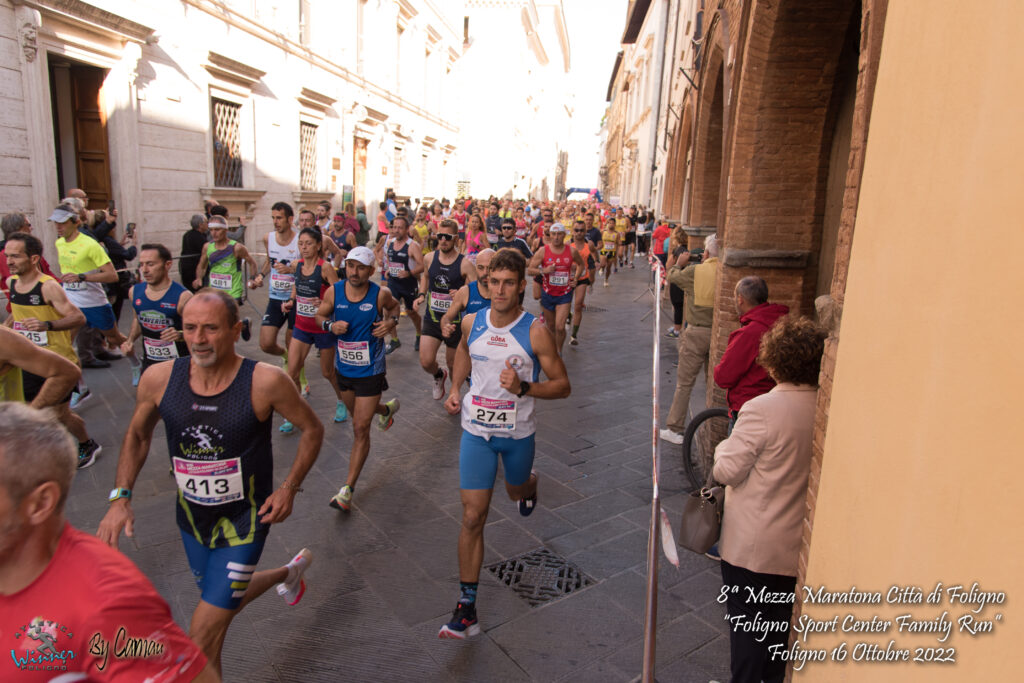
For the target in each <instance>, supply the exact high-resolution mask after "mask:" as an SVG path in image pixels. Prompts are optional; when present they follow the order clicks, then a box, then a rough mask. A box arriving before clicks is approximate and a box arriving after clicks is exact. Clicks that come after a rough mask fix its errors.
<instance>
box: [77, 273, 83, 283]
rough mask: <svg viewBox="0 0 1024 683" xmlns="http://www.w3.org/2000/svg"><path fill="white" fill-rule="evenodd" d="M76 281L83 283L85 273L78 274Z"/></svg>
mask: <svg viewBox="0 0 1024 683" xmlns="http://www.w3.org/2000/svg"><path fill="white" fill-rule="evenodd" d="M78 281H79V282H85V273H79V274H78Z"/></svg>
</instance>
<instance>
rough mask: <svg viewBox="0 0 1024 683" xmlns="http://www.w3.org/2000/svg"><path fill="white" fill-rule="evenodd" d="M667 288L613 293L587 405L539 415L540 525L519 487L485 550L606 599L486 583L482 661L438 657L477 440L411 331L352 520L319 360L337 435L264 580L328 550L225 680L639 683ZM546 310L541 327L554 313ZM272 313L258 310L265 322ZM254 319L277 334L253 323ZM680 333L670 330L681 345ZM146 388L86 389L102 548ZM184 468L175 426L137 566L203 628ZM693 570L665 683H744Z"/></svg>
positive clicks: (671, 501) (240, 622)
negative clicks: (391, 417) (551, 572)
mask: <svg viewBox="0 0 1024 683" xmlns="http://www.w3.org/2000/svg"><path fill="white" fill-rule="evenodd" d="M647 280H648V271H647V268H646V263H644V262H643V261H641V260H640V259H638V260H637V269H636V270H625V271H622V270H620V272H619V273H618V274H617V275H615V276H613V277H612V286H611V287H610V288H607V289H606V288H604V287H602V286H600V284H599V286H598V287H597V289H596V290H592V291H591V292H590V294H589V295H588V304H589V305H590V306H591V307H592V309H591V310H590V311H589V312H587V313H586V315H585V318H584V321H583V328H582V330H581V334H580V339H581V342H580V346H578V347H570V346H569V345H568V342H566V347H565V349H566V351H565V362H566V366H567V367H568V370H569V377H570V380H571V383H572V396H571V397H570V398H568V399H566V400H563V401H538V410H537V412H538V429H537V453H538V456H537V460H536V469H537V470H538V472H539V474H540V488H539V494H540V502H539V508H538V509H537V510H536V511H535V512H534V513H533V515H532V516H530V517H529V518H523V517H520V516H519V514H518V513H517V511H516V510H515V508H514V506H513V504H512V503H511V502H510V501H509V500H508V498H507V496H506V495H505V494H504V489H503V486H502V484H501V482H500V481H499V483H498V484H497V486H496V494H495V496H494V502H493V504H492V507H491V514H490V517H489V520H488V524H487V527H486V531H485V542H486V551H485V557H484V564H485V567H486V566H487V565H490V564H492V563H496V562H500V561H501V560H503V559H506V558H510V557H514V556H517V555H519V554H522V553H525V552H527V551H531V550H535V549H538V548H547V549H549V550H550V551H552V552H554V553H556V554H558V555H560V556H561V557H563V558H566V559H568V560H569V561H570V562H571V563H573V564H574V565H575V566H576V567H578V568H579V570H581V571H582V572H583V573H584V574H586V575H587V576H588V577H590V579H591V580H592V584H591V585H589V586H588V587H586V588H583V589H581V590H578V591H576V592H573V593H571V594H569V595H567V596H565V597H561V598H559V599H556V600H554V601H552V602H548V603H545V604H542V605H540V606H537V607H530V605H529V604H528V603H527V602H526V601H524V600H523V599H522V598H520V597H519V596H518V595H517V594H516V593H515V592H513V590H512V589H510V588H508V587H506V586H505V585H503V584H502V583H499V582H498V581H497V580H496V579H495V578H494V577H493V575H492V574H491V573H490V572H489V571H487V569H486V568H485V569H484V571H483V572H482V574H481V585H480V593H479V602H478V608H479V616H480V622H481V626H482V629H483V633H482V634H481V635H480V636H478V637H476V638H473V639H470V640H468V641H465V642H458V641H442V640H439V639H438V638H437V629H438V628H439V627H440V626H441V624H443V623H444V622H446V621H447V619H448V618H449V616H450V614H451V610H452V608H453V607H454V605H455V601H456V599H457V597H458V568H457V561H456V539H457V535H458V530H459V520H460V515H461V504H460V502H459V493H458V442H459V435H460V428H459V423H458V418H457V417H449V416H448V414H447V413H446V412H445V411H444V409H443V408H442V406H441V403H440V402H437V401H433V400H432V399H431V396H430V379H429V377H428V376H427V375H426V373H424V372H423V371H422V370H421V369H420V367H419V363H418V360H417V357H416V354H415V353H414V352H413V344H412V342H413V332H412V326H411V325H410V324H409V323H408V321H407V320H406V319H404V318H403V320H402V324H401V329H400V335H401V339H402V342H403V344H404V346H403V347H402V348H400V349H399V350H398V351H396V353H394V354H392V355H391V356H389V357H388V370H389V371H388V382H389V383H390V385H391V389H390V391H389V392H388V393H387V394H386V398H391V397H395V396H397V397H399V398H400V400H401V403H402V408H401V411H400V412H399V413H398V416H397V417H396V419H395V425H394V427H392V429H391V430H390V431H388V432H387V433H381V432H379V431H377V430H376V429H373V430H372V436H371V438H372V448H371V452H370V457H369V459H368V462H367V465H366V467H365V469H364V470H363V474H362V477H361V478H360V480H359V486H358V488H357V490H356V493H355V497H354V503H355V506H354V509H353V511H352V512H351V513H350V514H348V515H346V514H343V513H340V512H337V511H335V510H333V509H331V508H329V507H328V505H327V503H328V500H329V499H330V497H331V496H332V495H333V494H334V493H335V492H336V490H337V488H338V486H340V485H341V483H343V482H344V478H345V473H346V471H347V461H348V451H349V447H350V445H351V439H352V431H351V427H350V426H349V424H348V423H344V424H340V425H336V424H334V423H333V422H332V421H331V419H332V416H333V412H334V397H333V394H332V392H331V390H330V388H329V386H328V385H327V383H326V381H324V380H323V379H322V378H321V377H320V376H319V373H318V372H317V371H316V361H315V358H311V361H312V362H311V363H310V364H309V366H308V371H310V378H311V380H312V382H311V383H312V396H313V398H312V403H313V406H314V407H315V408H316V409H317V412H318V413H319V415H320V417H321V419H322V420H324V422H325V425H326V434H325V440H324V445H323V449H322V450H321V452H320V457H319V460H318V461H317V463H316V465H315V467H314V468H313V470H312V471H311V472H310V474H309V476H308V478H307V479H306V481H305V483H304V488H305V492H304V493H301V494H299V495H298V497H297V498H296V503H295V510H294V512H293V514H292V516H291V517H290V518H289V519H288V520H287V521H285V522H284V523H283V524H281V525H280V528H279V529H275V530H273V531H272V532H271V534H270V537H269V540H268V542H267V546H266V550H265V552H264V554H263V559H262V561H261V564H260V566H261V567H264V568H265V567H271V566H278V565H280V564H283V563H284V562H286V561H287V560H288V559H289V558H290V557H291V556H292V555H293V554H294V553H295V552H296V551H298V550H299V549H301V548H302V547H309V548H310V549H311V550H312V551H313V553H314V558H315V560H314V563H313V565H312V567H311V569H310V570H309V572H308V574H307V584H308V586H309V589H308V591H307V593H306V596H305V598H304V599H303V600H302V602H301V603H299V605H297V606H296V607H287V606H286V605H285V604H284V603H283V601H282V600H281V599H280V598H279V597H278V596H277V595H276V594H274V593H273V592H271V593H268V594H267V595H265V596H263V597H262V598H260V599H259V600H257V601H255V602H254V603H252V604H251V605H250V606H248V607H247V608H246V609H245V610H244V611H243V612H242V613H241V614H240V615H239V617H238V618H237V619H235V622H234V624H233V625H232V627H231V630H230V631H229V633H228V637H227V642H226V644H225V652H224V676H225V680H227V681H240V680H244V681H248V682H249V683H260V682H263V681H341V680H349V681H369V680H389V681H390V680H393V681H428V680H429V681H441V680H444V681H448V680H458V681H463V680H465V681H471V680H472V681H586V682H588V683H595V682H602V681H629V680H632V679H633V678H634V677H636V676H637V675H638V674H639V672H640V667H641V657H642V635H643V630H642V623H643V612H644V595H645V588H644V584H645V575H646V549H647V534H648V532H647V525H648V520H649V518H650V504H649V501H650V492H651V483H650V466H651V465H650V463H651V445H650V428H651V422H650V411H651V399H650V391H651V380H650V367H651V339H650V338H651V323H650V318H647V320H645V321H643V322H641V317H642V316H643V314H644V313H645V312H647V311H648V310H649V309H650V302H651V298H650V295H649V294H646V293H644V288H645V286H646V283H647ZM529 292H530V289H529V288H528V289H527V300H528V304H527V308H528V310H531V311H534V312H537V311H538V306H537V304H536V302H533V301H532V300H530V297H529ZM639 294H643V296H642V297H641V298H640V299H639V301H637V302H635V303H634V301H633V299H634V298H635V297H637V295H639ZM263 296H265V294H262V291H261V292H258V293H257V294H256V296H255V297H254V298H255V299H257V301H256V305H257V306H260V308H261V310H262V301H263V299H262V297H263ZM245 315H249V316H251V317H252V318H253V320H254V322H258V316H257V314H256V311H255V310H253V308H252V307H251V306H246V311H245ZM667 323H668V317H667V316H663V318H662V332H664V331H665V330H666V329H667ZM122 327H123V328H124V329H127V327H126V325H122ZM256 327H257V326H255V325H254V340H253V341H252V342H249V343H247V344H244V345H242V352H243V353H245V354H246V355H249V356H251V357H253V358H257V359H263V360H267V357H266V356H265V355H264V354H262V353H261V352H260V351H259V349H258V346H257V344H256V343H255V337H256V334H255V332H256V329H255V328H256ZM282 337H283V335H282ZM662 342H663V344H662V376H661V378H660V382H661V383H660V392H661V398H662V404H663V410H662V415H663V416H664V414H665V413H667V409H668V403H669V402H670V401H671V398H672V390H673V387H674V383H675V379H674V378H675V368H674V367H673V366H672V361H673V359H674V357H675V343H674V341H673V340H669V339H665V338H664V337H662ZM442 348H443V347H442ZM129 374H130V373H129V370H128V363H127V361H118V362H116V363H114V365H113V367H112V368H111V369H110V370H88V371H86V378H87V380H88V382H89V384H90V385H91V387H92V390H93V395H94V398H93V399H92V401H91V402H90V403H89V404H87V405H86V406H83V408H82V409H81V415H82V417H84V418H85V420H86V422H87V424H88V427H89V430H90V433H91V434H92V435H93V437H94V438H96V439H97V440H98V441H99V442H100V443H101V444H102V446H103V453H102V455H101V456H100V458H99V460H98V461H97V463H96V464H95V465H94V466H93V467H91V468H90V469H87V470H83V471H81V472H79V473H78V476H77V477H76V479H75V482H74V485H73V488H72V492H71V496H70V499H69V502H68V507H67V514H68V517H69V518H70V520H71V522H72V523H73V524H75V525H76V526H78V527H80V528H82V529H86V530H92V531H94V530H95V529H96V526H97V525H98V523H99V520H100V518H101V517H102V515H103V514H104V512H105V510H106V507H107V502H106V496H107V492H108V491H109V490H110V488H111V487H112V486H113V481H114V470H115V465H116V462H117V452H118V447H119V443H120V440H121V438H122V437H123V435H124V431H125V427H126V425H127V423H128V420H129V418H130V415H131V412H132V409H133V405H134V402H133V390H132V387H131V382H130V377H129ZM703 394H704V392H703V385H702V384H701V385H698V387H697V388H696V389H695V391H694V399H693V405H692V410H695V411H696V410H700V409H701V408H702V407H703ZM280 422H281V418H279V417H277V418H275V430H274V437H273V438H274V451H275V453H276V456H277V463H278V465H277V467H276V475H275V476H276V479H277V480H278V481H280V479H281V478H283V476H284V475H285V474H286V472H287V469H288V465H289V464H290V462H291V459H292V457H293V456H294V448H295V443H296V441H297V438H296V437H295V436H284V435H282V434H280V433H279V432H278V431H277V429H276V426H277V425H279V424H280ZM666 446H668V444H666ZM166 450H167V449H166V443H165V441H164V434H163V426H162V424H161V425H160V426H158V427H157V433H156V435H155V436H154V439H153V446H152V449H151V454H150V458H149V461H148V462H147V464H146V466H145V468H144V469H143V471H142V473H141V476H140V478H139V481H138V483H137V485H136V489H135V496H134V499H133V507H134V510H135V530H136V536H135V539H134V541H132V540H126V539H124V538H123V537H122V541H121V549H122V550H123V551H124V552H125V553H126V554H127V555H128V556H129V557H130V558H131V559H132V560H133V561H134V562H135V563H136V564H137V565H138V566H139V568H140V569H141V570H142V571H143V572H144V573H145V574H146V575H147V576H148V577H149V578H150V580H152V581H153V583H154V584H155V586H156V588H157V589H158V590H159V591H160V593H161V594H162V595H163V596H164V597H165V598H166V599H167V600H168V602H169V603H170V604H171V607H172V609H173V612H174V616H175V618H176V619H177V620H178V622H179V623H180V624H181V625H182V626H184V627H186V628H187V624H188V620H189V617H190V615H191V612H192V609H193V608H194V606H195V604H196V602H197V600H198V597H199V596H198V591H197V589H196V586H195V584H194V582H193V580H192V577H191V573H190V572H189V570H188V567H187V563H186V560H185V555H184V552H183V551H182V546H181V539H180V535H179V532H178V530H177V527H176V526H175V523H174V504H175V503H174V500H175V487H174V480H173V478H172V477H170V476H169V475H168V471H167V452H166ZM679 457H680V456H679V449H678V448H677V447H670V448H665V449H664V450H663V465H662V470H663V471H662V487H663V489H662V499H663V504H664V506H665V508H666V509H667V510H668V512H669V518H670V519H671V520H672V522H673V525H675V526H678V517H679V513H680V510H681V506H682V501H683V498H684V496H685V492H686V491H687V490H688V483H687V481H686V478H685V475H684V474H683V472H682V467H681V462H680V459H679ZM500 476H501V475H500V474H499V479H500ZM679 552H680V561H681V566H680V567H679V568H678V569H676V568H674V567H672V566H671V565H670V564H669V563H668V562H667V561H665V560H664V559H662V561H661V565H660V590H659V609H658V624H659V627H658V641H657V666H656V675H657V678H658V679H659V680H660V681H663V682H664V681H708V680H712V679H717V680H726V679H728V661H729V643H728V639H727V636H726V635H725V634H726V629H725V622H724V614H725V610H724V608H723V606H721V605H719V604H717V603H716V602H715V597H716V596H717V595H718V589H719V586H720V585H721V577H720V574H719V572H718V566H717V564H716V563H714V562H712V561H711V560H708V559H706V558H704V557H702V556H697V555H694V554H693V553H689V552H687V551H684V550H680V551H679Z"/></svg>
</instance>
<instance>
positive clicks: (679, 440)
mask: <svg viewBox="0 0 1024 683" xmlns="http://www.w3.org/2000/svg"><path fill="white" fill-rule="evenodd" d="M658 436H660V437H661V440H662V441H668V442H669V443H674V444H675V445H677V446H682V445H683V435H682V434H680V433H679V432H674V431H672V430H671V429H662V430H661V431H660V432H658Z"/></svg>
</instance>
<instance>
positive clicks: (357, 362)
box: [316, 247, 399, 512]
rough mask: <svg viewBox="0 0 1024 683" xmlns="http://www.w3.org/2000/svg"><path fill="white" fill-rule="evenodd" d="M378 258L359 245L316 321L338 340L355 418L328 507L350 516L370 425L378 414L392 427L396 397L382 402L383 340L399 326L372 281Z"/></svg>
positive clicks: (345, 393)
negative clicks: (343, 474)
mask: <svg viewBox="0 0 1024 683" xmlns="http://www.w3.org/2000/svg"><path fill="white" fill-rule="evenodd" d="M373 264H374V254H373V252H372V251H370V250H369V249H367V248H366V247H356V248H355V249H353V250H351V251H350V252H349V253H348V256H347V257H346V259H345V269H346V274H347V276H348V277H346V278H345V279H344V280H342V281H340V282H337V283H335V284H334V285H333V286H332V287H330V288H328V289H327V291H325V292H324V295H323V300H322V302H321V303H320V308H319V310H318V311H317V315H316V321H317V324H318V325H320V328H321V329H322V330H323V331H324V332H330V333H331V334H333V335H336V336H337V342H336V345H337V349H336V351H335V355H334V366H335V370H337V372H338V389H339V390H340V391H341V400H342V401H344V402H345V405H346V406H347V407H348V412H349V414H351V416H352V434H353V440H352V453H351V455H350V456H349V460H348V478H347V479H346V480H345V484H344V485H343V486H342V487H341V490H340V491H338V493H337V495H335V496H334V497H333V498H331V502H330V505H331V507H333V508H336V509H338V510H343V511H344V512H348V511H349V510H350V509H351V507H352V492H353V490H354V489H355V487H356V481H357V480H358V479H359V473H360V472H361V471H362V469H363V464H364V463H365V462H366V457H367V456H368V455H369V453H370V421H371V420H373V416H374V415H377V416H379V417H378V420H379V421H378V423H377V426H378V428H379V429H381V430H385V431H386V430H387V429H390V428H391V425H392V424H393V423H394V421H395V413H397V412H398V408H399V404H398V399H397V398H393V399H391V400H390V401H388V402H387V403H381V401H380V397H381V394H383V393H384V392H385V391H387V388H388V381H387V378H386V377H385V371H386V368H387V365H386V361H385V353H384V337H386V336H388V334H390V333H392V332H394V330H395V328H396V327H397V326H398V312H399V303H398V301H397V300H396V299H395V298H394V297H393V296H391V292H390V291H389V290H388V288H387V287H381V286H380V285H378V284H377V283H375V282H371V281H370V278H371V277H372V276H373Z"/></svg>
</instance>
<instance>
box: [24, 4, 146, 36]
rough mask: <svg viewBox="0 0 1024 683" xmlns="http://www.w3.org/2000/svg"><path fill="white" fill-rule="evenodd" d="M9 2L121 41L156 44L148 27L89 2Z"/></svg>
mask: <svg viewBox="0 0 1024 683" xmlns="http://www.w3.org/2000/svg"><path fill="white" fill-rule="evenodd" d="M11 2H12V3H13V4H14V5H16V6H17V5H21V6H24V7H30V8H32V9H35V10H38V11H39V13H40V14H42V15H43V16H45V17H49V18H52V19H59V20H62V21H65V22H67V23H70V24H72V25H76V26H80V27H82V28H85V29H90V30H92V31H95V32H97V33H100V34H103V35H107V36H111V37H114V38H119V39H121V40H127V41H130V42H133V43H139V44H142V43H153V42H156V41H155V37H154V31H153V29H151V28H150V27H148V26H144V25H142V24H139V23H136V22H134V21H131V20H130V19H126V18H124V17H122V16H120V15H117V14H114V13H113V12H108V11H106V10H104V9H100V8H99V7H95V6H93V5H90V4H89V3H86V2H81V0H11Z"/></svg>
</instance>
